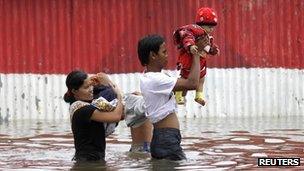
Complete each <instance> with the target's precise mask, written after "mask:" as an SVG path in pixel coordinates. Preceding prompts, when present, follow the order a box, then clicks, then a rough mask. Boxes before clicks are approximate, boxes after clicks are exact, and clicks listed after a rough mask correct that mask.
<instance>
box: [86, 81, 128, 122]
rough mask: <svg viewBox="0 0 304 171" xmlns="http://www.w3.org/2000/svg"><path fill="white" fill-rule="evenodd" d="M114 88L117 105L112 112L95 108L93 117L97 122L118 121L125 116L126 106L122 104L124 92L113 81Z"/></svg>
mask: <svg viewBox="0 0 304 171" xmlns="http://www.w3.org/2000/svg"><path fill="white" fill-rule="evenodd" d="M112 88H113V90H114V92H115V93H116V95H117V100H118V102H117V106H116V108H115V109H114V110H113V111H112V112H101V111H99V110H95V111H94V112H93V114H92V116H91V119H92V120H94V121H97V122H118V121H120V120H122V119H123V118H124V106H123V104H122V93H121V90H120V89H119V88H118V86H117V85H115V84H114V83H112Z"/></svg>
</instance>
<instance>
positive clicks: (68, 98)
mask: <svg viewBox="0 0 304 171" xmlns="http://www.w3.org/2000/svg"><path fill="white" fill-rule="evenodd" d="M87 78H88V74H87V73H85V72H83V71H80V70H75V71H72V72H70V73H69V74H68V76H67V78H66V80H65V84H66V86H67V88H68V91H67V92H66V93H65V94H64V97H63V99H64V101H65V102H67V103H73V102H74V101H75V98H74V94H73V93H72V90H73V89H74V90H78V89H79V88H80V87H81V86H82V84H83V83H84V80H85V79H87Z"/></svg>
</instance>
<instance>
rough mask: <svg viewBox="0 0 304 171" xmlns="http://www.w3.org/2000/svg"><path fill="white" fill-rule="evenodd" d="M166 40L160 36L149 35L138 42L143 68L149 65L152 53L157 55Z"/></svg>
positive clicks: (139, 56) (138, 51)
mask: <svg viewBox="0 0 304 171" xmlns="http://www.w3.org/2000/svg"><path fill="white" fill-rule="evenodd" d="M164 42H165V39H164V38H163V37H161V36H159V35H156V34H154V35H148V36H146V37H144V38H142V39H141V40H139V41H138V45H137V53H138V58H139V60H140V63H141V65H142V66H146V65H147V64H149V55H150V52H155V53H157V52H158V51H159V48H160V45H162V44H163V43H164Z"/></svg>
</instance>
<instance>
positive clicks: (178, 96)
mask: <svg viewBox="0 0 304 171" xmlns="http://www.w3.org/2000/svg"><path fill="white" fill-rule="evenodd" d="M175 100H176V103H177V104H179V105H183V104H185V97H184V96H183V92H182V91H177V92H175Z"/></svg>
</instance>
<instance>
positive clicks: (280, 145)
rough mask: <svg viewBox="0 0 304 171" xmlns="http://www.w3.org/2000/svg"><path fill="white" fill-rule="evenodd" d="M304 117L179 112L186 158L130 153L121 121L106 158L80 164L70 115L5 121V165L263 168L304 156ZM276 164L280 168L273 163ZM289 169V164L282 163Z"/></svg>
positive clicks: (0, 150)
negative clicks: (266, 161)
mask: <svg viewBox="0 0 304 171" xmlns="http://www.w3.org/2000/svg"><path fill="white" fill-rule="evenodd" d="M303 119H304V118H303V117H286V118H208V119H206V118H197V119H186V118H180V122H181V132H182V136H183V140H182V146H183V148H184V151H185V153H186V155H187V158H188V159H187V160H186V161H180V162H173V161H167V160H151V158H150V156H149V154H137V153H129V152H128V150H129V148H130V143H131V138H130V131H129V129H128V128H127V127H126V126H125V123H124V122H121V123H120V125H119V126H118V128H117V129H116V131H115V133H114V134H113V135H111V137H110V138H108V139H107V142H108V144H107V151H106V162H105V163H102V162H93V163H82V164H75V163H74V162H72V161H71V158H72V157H73V153H74V147H73V138H72V134H71V130H70V124H69V121H68V120H66V121H39V122H38V121H27V120H22V121H18V122H9V123H1V124H0V170H10V169H14V170H15V169H19V170H69V169H71V170H88V169H90V170H91V169H96V170H135V169H136V170H172V169H175V170H227V169H228V170H231V169H232V170H235V169H246V170H248V169H253V170H264V169H265V168H264V167H263V168H261V167H258V166H257V158H259V157H300V158H301V166H300V167H295V168H296V169H299V170H302V169H304V166H303V162H304V161H303V160H304V151H303V149H304V143H303V142H304V124H303V121H304V120H303ZM272 169H276V170H277V168H272ZM281 169H284V168H281Z"/></svg>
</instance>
